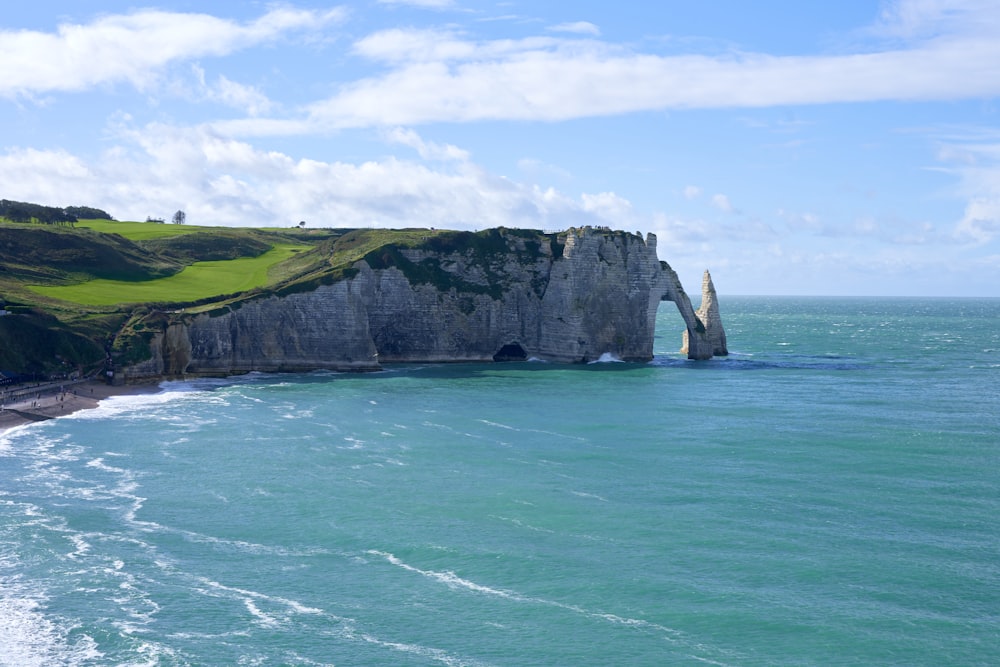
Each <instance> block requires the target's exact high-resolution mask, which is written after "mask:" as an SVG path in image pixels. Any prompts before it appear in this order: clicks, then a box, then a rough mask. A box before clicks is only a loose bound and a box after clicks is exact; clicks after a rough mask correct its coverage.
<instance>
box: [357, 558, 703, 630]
mask: <svg viewBox="0 0 1000 667" xmlns="http://www.w3.org/2000/svg"><path fill="white" fill-rule="evenodd" d="M365 553H366V554H369V555H372V556H379V557H380V558H383V559H385V560H386V562H388V563H390V564H391V565H394V566H396V567H399V568H402V569H403V570H406V571H408V572H413V573H415V574H419V575H421V576H423V577H427V578H428V579H431V580H433V581H437V582H439V583H442V584H445V585H446V586H448V587H449V588H454V589H464V590H468V591H471V592H473V593H482V594H485V595H490V596H494V597H499V598H503V599H505V600H511V601H514V602H523V603H530V604H537V605H544V606H547V607H554V608H556V609H562V610H565V611H570V612H573V613H575V614H580V615H582V616H585V617H587V618H591V619H595V620H601V621H606V622H610V623H614V624H615V625H624V626H629V627H635V628H642V629H644V630H653V631H656V632H659V633H661V634H663V635H664V639H666V640H668V641H672V642H680V641H681V639H682V638H683V637H684V633H682V632H681V631H679V630H674V629H672V628H668V627H666V626H664V625H660V624H659V623H654V622H652V621H647V620H644V619H640V618H628V617H625V616H618V615H616V614H611V613H607V612H603V611H591V610H588V609H585V608H583V607H579V606H577V605H573V604H567V603H565V602H559V601H557V600H546V599H544V598H537V597H532V596H530V595H524V594H523V593H518V592H516V591H511V590H507V589H503V588H493V587H490V586H484V585H483V584H477V583H476V582H474V581H471V580H469V579H465V578H463V577H460V576H458V575H457V574H455V573H454V572H452V571H451V570H446V571H444V572H439V571H436V570H422V569H420V568H418V567H415V566H413V565H410V564H409V563H406V562H404V561H403V560H401V559H400V558H398V557H396V556H395V555H393V554H391V553H389V552H387V551H378V550H375V549H372V550H368V551H366V552H365Z"/></svg>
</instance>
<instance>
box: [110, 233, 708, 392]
mask: <svg viewBox="0 0 1000 667" xmlns="http://www.w3.org/2000/svg"><path fill="white" fill-rule="evenodd" d="M436 238H437V237H431V238H429V239H428V241H427V242H426V243H424V244H423V245H420V246H418V247H398V246H385V247H383V248H380V249H378V250H376V251H374V252H372V253H370V254H369V255H368V256H366V258H365V259H363V260H361V261H358V262H355V263H354V265H353V266H352V267H351V269H350V271H348V272H345V274H344V276H343V277H342V278H341V279H340V280H338V281H336V282H333V283H332V284H323V285H319V286H317V287H316V288H315V289H312V290H310V291H301V292H298V293H293V294H286V295H280V294H273V295H269V296H266V297H257V298H253V299H250V300H245V301H240V302H237V303H234V304H232V305H231V306H229V307H227V308H225V309H223V310H222V311H221V312H219V311H216V312H212V313H202V314H197V315H191V314H183V313H180V314H173V315H171V318H170V320H169V321H168V322H166V323H165V324H164V325H163V328H162V331H161V332H160V333H157V334H156V335H155V336H154V337H153V339H152V341H151V344H150V349H151V352H152V356H151V358H150V359H149V360H148V361H145V362H141V363H138V364H135V365H133V366H130V367H128V368H126V369H125V370H124V373H123V374H120V375H123V378H122V379H125V380H126V381H135V380H138V379H140V378H143V377H154V376H168V377H177V376H184V375H194V376H216V375H230V374H236V373H244V372H249V371H307V370H315V369H333V370H374V369H378V368H379V367H380V364H382V363H396V362H461V361H476V362H482V361H491V360H493V361H506V360H526V359H532V358H534V359H540V360H545V361H552V362H564V363H580V362H588V361H593V360H597V359H599V358H600V357H601V356H602V355H606V354H610V355H613V356H614V357H616V358H618V359H621V360H624V361H648V360H650V359H652V357H653V335H654V329H655V320H656V311H657V307H658V305H659V303H660V302H661V301H673V302H674V303H675V304H676V305H677V308H678V310H679V311H680V314H681V317H682V318H683V319H684V322H685V326H686V331H685V336H684V340H685V349H686V353H687V354H688V357H689V358H691V359H708V358H711V357H712V356H714V355H724V354H726V353H727V351H726V343H725V333H724V331H723V329H722V321H721V318H720V317H719V310H718V305H717V302H716V297H715V289H714V287H713V286H712V282H711V278H710V277H709V276H708V274H707V273H706V274H705V281H704V283H703V289H702V291H703V297H702V306H701V309H700V310H698V311H697V312H695V311H694V309H693V307H692V305H691V302H690V299H689V298H688V296H687V294H686V293H685V292H684V289H683V287H682V286H681V283H680V280H679V279H678V277H677V274H676V273H675V272H674V271H673V270H672V269H671V268H670V266H669V265H668V264H667V263H666V262H661V261H660V260H659V259H658V258H657V255H656V237H655V236H653V235H652V234H649V235H647V237H646V238H645V239H643V238H642V237H641V236H639V235H636V234H629V233H625V232H616V231H610V230H605V229H593V228H590V227H585V228H582V229H571V230H569V231H567V232H564V233H562V234H558V235H556V234H542V233H540V232H526V231H523V230H502V229H501V230H490V231H489V232H480V233H479V234H468V235H466V236H456V237H455V238H456V239H459V240H461V243H457V242H455V241H454V240H453V241H452V242H451V243H450V244H448V243H443V242H436Z"/></svg>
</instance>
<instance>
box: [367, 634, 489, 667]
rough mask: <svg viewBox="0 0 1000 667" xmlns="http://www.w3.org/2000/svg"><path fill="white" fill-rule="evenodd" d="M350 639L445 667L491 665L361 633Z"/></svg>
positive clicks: (441, 651) (439, 650)
mask: <svg viewBox="0 0 1000 667" xmlns="http://www.w3.org/2000/svg"><path fill="white" fill-rule="evenodd" d="M348 637H349V638H358V639H361V640H363V641H365V642H367V643H369V644H374V645H375V646H381V647H384V648H388V649H392V650H393V651H399V652H400V653H410V654H412V655H418V656H420V657H422V658H428V659H430V660H433V661H435V662H440V663H441V664H443V665H448V666H449V667H486V666H487V665H488V664H489V663H485V662H480V661H478V660H469V659H466V658H459V657H457V656H453V655H450V654H449V653H447V652H446V651H443V650H441V649H439V648H431V647H429V646H420V645H419V644H406V643H403V642H392V641H386V640H384V639H379V638H378V637H375V636H372V635H369V634H365V633H361V634H353V633H351V634H348Z"/></svg>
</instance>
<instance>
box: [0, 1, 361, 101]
mask: <svg viewBox="0 0 1000 667" xmlns="http://www.w3.org/2000/svg"><path fill="white" fill-rule="evenodd" d="M344 16H345V13H344V11H343V10H340V9H333V10H328V11H307V10H299V9H293V8H289V7H279V8H275V9H272V10H271V11H268V12H267V13H266V14H264V15H262V16H261V17H259V18H257V19H256V20H253V21H250V22H247V23H239V22H236V21H230V20H226V19H221V18H217V17H215V16H209V15H207V14H184V13H177V12H166V11H158V10H142V11H137V12H134V13H131V14H115V15H108V16H103V17H101V18H98V19H96V20H94V21H93V22H91V23H88V24H71V23H64V24H61V25H59V26H58V28H57V30H56V32H55V33H47V32H38V31H33V30H0V43H2V44H3V54H2V57H0V96H5V97H12V96H19V95H24V96H32V95H37V94H42V93H47V92H52V91H81V90H86V89H88V88H92V87H94V86H99V85H105V84H116V83H123V82H126V83H129V84H131V85H133V86H136V87H137V88H140V89H143V88H145V87H146V86H148V85H149V84H150V83H151V82H152V81H154V80H155V79H156V77H157V75H158V73H159V72H160V71H161V70H162V68H164V67H165V66H167V65H169V64H171V63H173V62H179V61H188V60H193V59H196V58H200V57H204V56H221V55H225V54H227V53H231V52H233V51H236V50H238V49H242V48H246V47H248V46H251V45H254V44H260V43H264V42H268V41H271V40H274V39H276V38H278V37H280V36H281V35H283V34H285V33H287V32H289V31H294V30H305V29H310V30H311V29H315V28H317V27H319V26H323V25H325V24H328V23H330V22H333V21H338V20H341V19H342V18H343V17H344Z"/></svg>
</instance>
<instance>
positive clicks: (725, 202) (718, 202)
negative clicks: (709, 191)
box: [712, 194, 735, 213]
mask: <svg viewBox="0 0 1000 667" xmlns="http://www.w3.org/2000/svg"><path fill="white" fill-rule="evenodd" d="M712 206H714V207H715V208H717V209H719V210H720V211H724V212H726V213H732V212H733V211H734V210H735V209H733V204H732V202H730V201H729V196H728V195H722V194H717V195H712Z"/></svg>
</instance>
